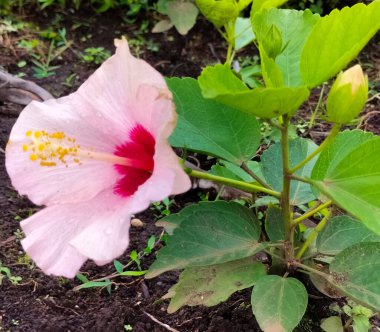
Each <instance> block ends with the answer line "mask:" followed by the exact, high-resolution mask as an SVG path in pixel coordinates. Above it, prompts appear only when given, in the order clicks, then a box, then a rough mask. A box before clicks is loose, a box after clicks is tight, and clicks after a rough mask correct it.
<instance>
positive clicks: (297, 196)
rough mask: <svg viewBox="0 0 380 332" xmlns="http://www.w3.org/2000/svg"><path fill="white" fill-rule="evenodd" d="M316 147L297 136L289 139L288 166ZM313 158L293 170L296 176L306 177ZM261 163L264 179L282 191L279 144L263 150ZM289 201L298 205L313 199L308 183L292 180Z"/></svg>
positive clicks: (291, 165)
mask: <svg viewBox="0 0 380 332" xmlns="http://www.w3.org/2000/svg"><path fill="white" fill-rule="evenodd" d="M316 148H317V145H316V144H315V143H314V142H313V141H311V140H308V139H305V138H297V139H294V140H291V141H289V159H290V167H294V166H296V165H297V164H298V163H300V162H301V161H302V160H304V159H305V158H306V157H307V156H308V155H309V154H310V153H312V152H313V151H314V150H315V149H316ZM314 162H315V158H314V159H313V160H311V161H310V162H309V163H308V164H306V166H304V167H302V168H301V169H299V170H298V171H296V172H295V174H296V175H298V176H304V177H308V176H310V173H311V170H312V169H313V166H314ZM261 165H262V170H263V174H264V177H265V179H266V180H267V182H268V183H269V184H270V185H271V186H272V187H273V189H274V190H277V191H282V181H283V177H282V151H281V144H280V143H275V144H273V145H272V146H270V147H269V149H268V150H266V151H264V153H263V154H262V157H261ZM290 197H291V200H290V203H291V204H292V205H300V204H304V203H307V202H310V201H312V200H313V199H315V195H314V194H313V192H312V191H311V188H310V185H309V184H307V183H303V182H300V181H292V183H291V186H290Z"/></svg>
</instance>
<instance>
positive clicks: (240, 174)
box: [210, 160, 265, 184]
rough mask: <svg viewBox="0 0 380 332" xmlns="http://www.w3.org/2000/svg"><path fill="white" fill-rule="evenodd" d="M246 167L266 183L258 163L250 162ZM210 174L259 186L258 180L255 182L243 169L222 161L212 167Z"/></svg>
mask: <svg viewBox="0 0 380 332" xmlns="http://www.w3.org/2000/svg"><path fill="white" fill-rule="evenodd" d="M246 165H247V167H248V168H249V169H250V170H251V171H252V172H253V173H254V174H255V175H257V176H258V177H259V178H261V179H262V180H264V181H265V178H264V175H263V172H262V170H261V165H260V163H258V162H257V161H252V160H249V161H247V162H246ZM210 173H211V174H214V175H218V176H223V177H226V178H230V179H234V180H239V181H245V182H250V183H255V184H257V182H256V180H254V179H253V178H252V177H251V176H250V175H249V174H248V173H246V172H245V171H244V170H243V169H242V168H240V167H239V166H236V165H235V164H232V163H230V162H228V161H224V160H221V161H220V162H219V163H218V164H216V165H214V166H213V167H211V170H210Z"/></svg>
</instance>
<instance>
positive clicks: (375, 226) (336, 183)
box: [312, 138, 380, 234]
mask: <svg viewBox="0 0 380 332" xmlns="http://www.w3.org/2000/svg"><path fill="white" fill-rule="evenodd" d="M379 164H380V138H374V139H371V140H369V141H366V142H364V143H362V144H360V145H359V146H357V147H356V148H355V149H354V150H352V151H351V152H350V153H348V154H347V155H346V156H345V157H344V158H342V159H340V160H339V162H337V163H336V164H334V165H330V166H329V167H328V168H327V170H326V173H325V174H324V176H323V179H320V180H319V179H318V180H313V181H312V184H313V185H314V186H315V187H317V188H318V189H319V190H320V191H321V192H322V193H324V194H325V195H327V196H328V197H330V198H331V199H332V200H333V201H334V202H335V203H337V204H338V205H339V206H341V207H342V208H343V209H345V210H347V211H348V212H350V213H351V214H352V215H354V216H355V217H357V218H358V219H360V220H361V221H362V222H363V223H364V224H365V225H366V226H367V227H368V228H369V229H371V230H372V231H373V232H375V233H376V234H380V168H379Z"/></svg>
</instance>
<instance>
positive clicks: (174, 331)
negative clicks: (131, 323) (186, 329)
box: [142, 310, 179, 332]
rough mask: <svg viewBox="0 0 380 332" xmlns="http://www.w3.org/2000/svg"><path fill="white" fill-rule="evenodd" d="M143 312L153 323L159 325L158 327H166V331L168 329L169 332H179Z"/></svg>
mask: <svg viewBox="0 0 380 332" xmlns="http://www.w3.org/2000/svg"><path fill="white" fill-rule="evenodd" d="M142 312H143V313H144V314H145V315H147V316H148V317H149V318H150V319H151V320H152V321H153V322H155V323H157V324H158V325H161V326H162V327H164V328H165V329H167V330H168V331H172V332H179V331H178V330H176V329H173V328H172V327H170V326H169V325H168V324H165V323H162V322H160V321H159V320H158V319H157V318H155V317H154V316H152V315H151V314H149V313H147V312H146V311H145V310H142Z"/></svg>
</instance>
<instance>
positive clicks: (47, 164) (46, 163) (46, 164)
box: [40, 161, 57, 167]
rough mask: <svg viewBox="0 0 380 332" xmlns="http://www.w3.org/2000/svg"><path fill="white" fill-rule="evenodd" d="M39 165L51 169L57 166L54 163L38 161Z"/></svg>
mask: <svg viewBox="0 0 380 332" xmlns="http://www.w3.org/2000/svg"><path fill="white" fill-rule="evenodd" d="M40 165H41V166H48V167H51V166H57V163H56V162H54V161H40Z"/></svg>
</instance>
